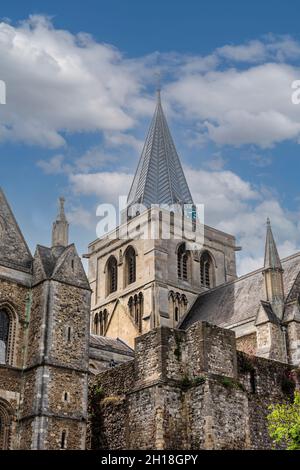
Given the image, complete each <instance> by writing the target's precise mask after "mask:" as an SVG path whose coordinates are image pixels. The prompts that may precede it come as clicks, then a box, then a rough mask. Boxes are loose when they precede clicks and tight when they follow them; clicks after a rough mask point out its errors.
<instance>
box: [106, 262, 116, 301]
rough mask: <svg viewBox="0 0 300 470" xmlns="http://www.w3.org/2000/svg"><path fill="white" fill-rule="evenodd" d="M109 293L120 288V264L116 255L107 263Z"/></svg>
mask: <svg viewBox="0 0 300 470" xmlns="http://www.w3.org/2000/svg"><path fill="white" fill-rule="evenodd" d="M107 276H108V294H111V293H112V292H115V291H116V290H117V288H118V264H117V260H116V258H115V257H114V256H111V257H110V259H109V260H108V265H107Z"/></svg>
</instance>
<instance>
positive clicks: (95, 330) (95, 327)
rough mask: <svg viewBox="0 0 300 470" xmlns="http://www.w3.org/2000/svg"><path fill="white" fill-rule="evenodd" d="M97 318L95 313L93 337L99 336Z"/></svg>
mask: <svg viewBox="0 0 300 470" xmlns="http://www.w3.org/2000/svg"><path fill="white" fill-rule="evenodd" d="M98 327H99V316H98V312H97V313H96V315H95V316H94V334H95V335H98V334H99V329H98Z"/></svg>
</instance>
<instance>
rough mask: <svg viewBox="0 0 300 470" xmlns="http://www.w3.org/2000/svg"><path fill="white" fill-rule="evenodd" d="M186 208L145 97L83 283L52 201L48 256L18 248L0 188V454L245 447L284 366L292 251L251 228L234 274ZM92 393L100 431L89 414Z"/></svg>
mask: <svg viewBox="0 0 300 470" xmlns="http://www.w3.org/2000/svg"><path fill="white" fill-rule="evenodd" d="M194 206H195V205H194V201H193V198H192V194H191V192H190V190H189V187H188V184H187V181H186V178H185V175H184V172H183V169H182V166H181V163H180V159H179V156H178V154H177V151H176V148H175V144H174V141H173V139H172V136H171V133H170V130H169V127H168V124H167V121H166V117H165V114H164V111H163V107H162V103H161V97H160V91H158V93H157V103H156V109H155V113H154V117H153V120H152V122H151V125H150V128H149V131H148V134H147V137H146V140H145V144H144V147H143V151H142V154H141V157H140V160H139V163H138V166H137V170H136V173H135V176H134V179H133V182H132V185H131V188H130V191H129V194H128V199H127V208H126V210H125V211H124V212H123V214H122V219H121V220H120V225H119V226H117V227H116V228H115V229H114V230H113V233H109V234H105V235H103V236H102V237H101V238H98V239H96V240H95V241H93V242H92V243H90V245H89V247H88V253H87V254H85V255H84V256H85V257H86V258H88V274H86V272H85V270H84V268H83V265H82V262H81V258H80V256H79V255H78V253H77V251H76V248H75V246H74V244H72V243H70V242H69V234H68V231H69V224H68V221H67V217H66V215H65V210H64V199H63V198H60V201H59V210H58V215H57V218H56V220H55V221H54V223H53V229H52V243H51V247H45V246H41V245H37V247H36V250H35V253H34V254H32V253H31V252H30V250H29V248H28V246H27V244H26V241H25V238H24V236H23V234H22V232H21V230H20V227H19V226H18V223H17V221H16V219H15V217H14V215H13V212H12V209H11V207H10V205H9V203H8V201H7V200H6V197H5V195H4V192H3V191H1V190H0V449H38V450H39V449H62V450H63V449H86V448H90V447H92V448H125V449H126V448H131V449H134V448H141V449H144V448H157V449H164V448H183V449H184V448H194V449H198V448H259V442H258V441H257V436H258V435H259V434H260V433H261V432H262V431H261V428H263V426H264V425H263V424H262V416H264V415H265V414H266V412H265V410H266V409H267V405H268V403H267V402H266V403H264V411H262V408H263V405H262V402H263V400H264V398H263V397H265V395H266V394H268V393H270V397H271V398H273V399H274V400H278V401H280V400H282V399H284V398H283V395H282V393H283V391H282V387H283V385H282V384H283V377H286V374H288V377H289V378H287V379H286V380H290V381H292V380H291V379H290V377H291V375H289V374H290V373H291V371H295V370H296V371H299V369H298V367H299V364H300V253H295V254H294V255H292V256H289V257H288V258H285V259H280V256H279V254H278V251H277V247H276V242H275V239H274V236H273V233H272V229H271V223H270V220H267V224H266V240H265V258H264V266H262V268H261V269H259V270H257V271H254V272H251V273H249V274H247V275H244V276H242V277H238V276H237V273H236V252H237V251H239V250H240V247H239V246H237V245H236V241H235V237H234V236H233V235H231V234H228V233H224V232H222V231H220V230H217V229H215V228H213V227H209V226H207V225H204V226H202V227H200V228H198V224H197V223H195V221H196V222H197V218H196V219H195V217H194V215H193V209H192V216H191V215H190V213H186V212H185V209H184V208H185V207H189V208H193V207H194ZM153 222H154V226H155V236H154V235H153V232H151V236H145V233H147V234H148V235H149V232H147V230H148V227H149V224H151V223H153ZM182 225H184V227H187V229H186V230H181V228H182ZM166 227H167V228H169V229H170V230H169V233H168V236H164V232H165V230H164V229H165V228H166ZM178 227H179V228H180V230H179V231H178V230H177V228H178ZM197 230H199V231H201V240H202V242H201V244H199V246H198V245H197V247H196V248H197V249H196V248H195V247H194V246H193V249H192V247H191V240H193V239H194V238H193V236H194V235H195V231H197ZM124 233H126V234H127V236H123V234H124ZM262 243H263V241H262ZM172 348H173V349H172ZM171 352H172V354H171ZM251 361H252V362H251ZM250 362H251V365H249V364H250ZM245 364H246V365H245ZM218 377H219V378H218ZM220 377H221V379H220ZM292 377H296V379H295V383H296V386H298V385H299V384H298V382H297V380H298V379H297V378H299V374H298V372H297V373H296V375H292ZM226 380H227V382H226ZM228 381H231V382H228ZM97 383H99V384H100V385H99V387H98V388H97V387H96V388H95V386H94V384H97ZM225 383H227V385H225ZM228 383H230V384H231V385H230V387H231V392H228ZM284 383H285V384H286V382H284ZM100 386H101V394H102V393H104V395H105V393H106V392H105V390H108V392H107V394H106V395H105V397H104V399H103V400H102V401H101V400H100V397H99V400H100V401H101V403H102V404H103V403H104V404H105V406H104V405H103V406H104V408H102V412H103V413H102V415H101V416H102V417H101V418H99V422H101V423H102V425H103V428H102V430H101V425H99V426H100V429H99V427H97V425H96V426H95V422H94V421H95V416H96V418H97V412H96V413H94V414H93V416H94V417H93V418H91V416H90V412H89V410H90V408H91V406H92V407H93V406H94V399H95V390H98V391H99V390H100ZM221 386H222V387H223V388H222V390H223V389H224V387H225V388H226V387H227V389H226V391H224V390H225V389H224V390H223V391H222V390H221V389H220V387H221ZM266 386H268V387H269V388H268V390H272V392H268V391H267V390H266V389H265V388H264V387H266ZM102 389H103V392H102ZM145 390H148V392H147V393H148V395H147V396H145V393H146V392H145ZM159 390H160V392H158V391H159ZM220 390H221V391H220ZM200 392H201V393H200ZM225 392H226V393H225ZM275 392H276V395H272V393H273V394H275ZM197 393H198V394H200V395H199V396H198V395H197ZM134 394H135V395H134ZM226 394H227V395H226ZM132 396H134V397H135V401H134V404H133V402H132V401H130V400H132V398H130V397H132ZM214 396H218V398H219V401H218V404H216V403H215V402H214V401H213V400H214V399H213V397H214ZM112 397H114V398H115V399H114V400H112ZM164 399H165V401H163V400H164ZM222 399H224V402H223V404H222ZM147 400H148V401H147ZM257 400H260V401H257ZM183 401H184V403H185V407H184V410H183V408H182V403H183ZM97 403H98V402H97ZM201 403H202V404H203V407H202V408H201V407H200V404H201ZM212 403H213V406H215V409H217V407H218V406H219V407H220V409H219V411H218V414H217V412H216V415H215V416H212V413H211V411H209V409H210V408H211V406H212ZM257 403H259V406H258V405H257ZM116 404H118V406H117V407H116ZM138 404H140V405H139V406H138ZM101 406H102V405H101ZM114 406H115V407H114ZM201 406H202V405H201ZM172 407H173V408H174V409H173V408H172ZM171 409H173V411H172V413H173V414H172V416H171V414H170V413H171V412H170V410H171ZM120 410H121V411H120ZM149 410H150V411H149ZM187 410H189V411H187ZM228 410H231V414H230V416H229V415H228V414H227V413H228ZM239 410H240V411H239ZM257 410H258V411H257ZM187 413H188V416H187ZM250 413H252V415H251V416H252V417H253V416H254V415H255V419H254V418H251V419H249V416H250ZM259 413H261V414H259ZM166 416H167V418H166ZM177 417H178V419H177ZM203 417H204V418H205V419H204V418H203ZM196 418H197V419H196ZM117 419H118V420H120V422H122V423H123V424H124V426H123V427H122V429H123V428H124V429H125V430H126V429H127V427H128V420H132V423H133V425H132V426H133V427H132V429H133V430H134V429H135V432H134V431H132V432H131V434H130V433H129V434H130V437H128V435H129V434H128V433H127V434H126V433H125V431H124V433H125V434H126V436H127V437H126V436H125V434H124V436H123V434H122V432H123V431H120V433H118V432H116V430H115V429H116V428H117V427H116V425H115V422H116V420H117ZM122 420H123V421H122ZM251 420H252V421H251ZM147 423H149V426H148V424H147ZM199 423H200V424H199ZM249 423H250V424H249ZM147 426H148V427H147ZM218 426H219V428H220V432H219V433H217V432H216V431H213V430H216V429H217V428H218ZM223 429H227V437H226V436H223V435H222V438H221V437H220V436H221V434H222V432H223V431H222V430H223ZM241 429H245V430H246V431H245V435H244V437H243V440H242V441H241V440H240V439H241V438H240V436H239V434H241V432H240V430H241ZM121 434H122V435H121ZM99 435H101V436H102V437H101V438H100V437H99ZM200 435H201V436H202V437H201V439H200V437H199V436H200ZM103 436H104V437H103ZM149 436H152V437H153V436H154V437H153V439H152V437H151V438H150V437H149ZM176 436H181V441H180V443H179V441H178V440H176V439H179V438H178V437H176ZM188 436H192V437H188ZM233 436H236V437H233ZM230 439H231V440H230ZM183 445H184V446H186V447H180V446H183ZM118 446H119V447H118ZM149 446H150V447H149ZM264 446H265V447H268V446H270V443H268V441H267V438H266V441H265V444H264Z"/></svg>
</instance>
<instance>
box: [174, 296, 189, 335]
mask: <svg viewBox="0 0 300 470" xmlns="http://www.w3.org/2000/svg"><path fill="white" fill-rule="evenodd" d="M187 306H188V301H187V298H186V296H185V295H184V294H179V292H176V293H175V292H173V291H170V292H169V316H170V319H173V320H172V321H173V326H176V325H177V323H178V322H179V320H180V318H181V317H182V315H184V314H185V313H186V310H187Z"/></svg>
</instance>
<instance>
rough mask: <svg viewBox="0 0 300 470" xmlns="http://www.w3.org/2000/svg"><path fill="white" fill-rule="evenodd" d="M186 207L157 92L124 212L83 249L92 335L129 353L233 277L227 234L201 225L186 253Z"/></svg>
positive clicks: (189, 207)
mask: <svg viewBox="0 0 300 470" xmlns="http://www.w3.org/2000/svg"><path fill="white" fill-rule="evenodd" d="M199 202H200V203H201V202H202V201H199ZM193 208H194V202H193V199H192V196H191V192H190V189H189V187H188V184H187V181H186V178H185V175H184V172H183V168H182V166H181V163H180V159H179V156H178V153H177V151H176V147H175V144H174V141H173V139H172V136H171V132H170V130H169V126H168V124H167V120H166V117H165V114H164V111H163V106H162V102H161V94H160V91H159V90H158V92H157V102H156V108H155V112H154V116H153V119H152V122H151V124H150V128H149V131H148V134H147V137H146V140H145V144H144V147H143V151H142V154H141V157H140V160H139V163H138V166H137V170H136V172H135V175H134V178H133V182H132V186H131V189H130V191H129V194H128V199H127V212H126V211H124V212H123V214H122V216H123V217H122V223H121V225H120V226H118V227H116V229H115V230H113V231H112V232H111V233H110V234H104V235H103V236H102V237H101V238H99V239H97V240H95V241H94V242H93V243H91V244H90V245H89V253H88V255H87V257H88V258H89V281H90V285H91V288H92V291H93V293H92V313H91V332H92V333H94V334H98V335H106V336H110V337H119V338H121V339H123V340H124V341H125V342H127V343H128V344H129V345H130V346H132V347H133V346H134V338H135V337H136V336H138V335H139V334H141V333H145V332H147V331H149V330H150V329H151V328H154V327H156V326H158V325H168V326H172V327H174V326H176V325H177V324H178V323H179V321H180V320H181V318H182V317H183V316H184V315H185V313H186V312H187V310H188V308H189V306H190V305H191V304H192V303H193V301H194V299H195V298H196V297H197V295H198V294H199V293H200V292H202V291H205V290H208V289H211V288H212V287H215V286H217V285H219V284H222V283H224V282H226V281H229V280H232V279H235V278H236V266H235V251H236V247H235V238H234V237H233V236H232V235H229V234H226V233H223V232H221V231H219V230H216V229H213V228H211V227H208V226H204V240H202V241H203V243H202V244H201V247H200V248H199V249H197V250H194V249H193V250H191V249H190V240H191V239H192V238H193V236H194V235H195V234H194V233H193V231H194V227H193V223H192V222H193V220H194V219H193V211H194V209H193ZM191 214H192V217H191ZM149 226H150V227H151V228H150V229H149ZM182 226H184V227H185V228H187V230H184V233H183V231H182V230H181V227H182ZM153 227H154V228H153ZM178 227H179V228H180V230H177V228H178ZM124 233H125V236H124ZM202 235H203V226H202Z"/></svg>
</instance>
